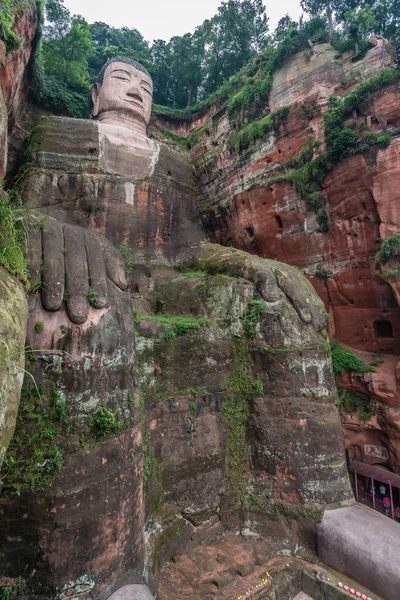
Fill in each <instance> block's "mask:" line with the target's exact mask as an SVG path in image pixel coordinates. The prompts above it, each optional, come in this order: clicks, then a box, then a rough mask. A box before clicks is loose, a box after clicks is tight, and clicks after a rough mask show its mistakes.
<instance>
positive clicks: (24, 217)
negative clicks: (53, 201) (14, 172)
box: [0, 188, 29, 286]
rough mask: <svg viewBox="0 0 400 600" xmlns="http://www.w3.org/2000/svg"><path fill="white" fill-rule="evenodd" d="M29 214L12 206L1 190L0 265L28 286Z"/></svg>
mask: <svg viewBox="0 0 400 600" xmlns="http://www.w3.org/2000/svg"><path fill="white" fill-rule="evenodd" d="M28 228H29V226H28V213H27V211H26V210H25V209H17V208H13V207H12V206H11V203H10V200H9V197H8V196H7V194H5V193H4V192H3V191H2V189H1V188H0V265H1V266H2V267H4V268H5V269H7V271H9V272H10V273H11V274H12V275H16V276H17V277H19V278H20V279H21V281H23V282H24V283H25V285H26V286H28V271H27V261H26V258H25V256H24V251H25V248H26V235H27V230H28Z"/></svg>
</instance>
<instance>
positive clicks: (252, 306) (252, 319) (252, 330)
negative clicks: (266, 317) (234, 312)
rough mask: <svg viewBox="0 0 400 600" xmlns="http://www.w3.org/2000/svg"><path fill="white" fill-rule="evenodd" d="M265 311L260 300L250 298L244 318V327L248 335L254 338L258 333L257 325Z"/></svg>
mask: <svg viewBox="0 0 400 600" xmlns="http://www.w3.org/2000/svg"><path fill="white" fill-rule="evenodd" d="M263 312H264V307H263V305H262V304H261V302H259V301H258V300H250V302H249V304H248V306H247V308H246V310H245V312H244V319H243V329H244V330H245V332H246V335H248V337H250V338H252V337H254V336H255V335H256V331H257V326H258V324H259V322H260V318H261V315H262V314H263Z"/></svg>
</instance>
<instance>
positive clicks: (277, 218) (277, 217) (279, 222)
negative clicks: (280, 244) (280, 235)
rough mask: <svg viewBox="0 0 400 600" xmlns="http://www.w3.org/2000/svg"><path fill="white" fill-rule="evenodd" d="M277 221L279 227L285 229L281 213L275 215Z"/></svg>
mask: <svg viewBox="0 0 400 600" xmlns="http://www.w3.org/2000/svg"><path fill="white" fill-rule="evenodd" d="M275 221H276V222H277V224H278V227H279V229H283V223H282V219H281V218H280V216H279V215H275Z"/></svg>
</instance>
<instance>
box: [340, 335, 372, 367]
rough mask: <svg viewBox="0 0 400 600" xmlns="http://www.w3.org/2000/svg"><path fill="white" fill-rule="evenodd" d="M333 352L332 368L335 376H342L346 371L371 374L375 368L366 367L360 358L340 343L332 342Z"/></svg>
mask: <svg viewBox="0 0 400 600" xmlns="http://www.w3.org/2000/svg"><path fill="white" fill-rule="evenodd" d="M330 347H331V351H332V366H333V372H334V373H335V375H340V373H344V371H355V372H356V373H370V372H371V371H373V370H374V369H373V367H371V366H370V365H366V364H365V362H364V361H362V360H361V359H360V358H358V357H357V356H356V355H355V354H354V352H353V351H352V350H350V349H349V348H345V347H344V346H342V345H341V344H340V343H339V342H338V341H336V340H333V341H332V342H330Z"/></svg>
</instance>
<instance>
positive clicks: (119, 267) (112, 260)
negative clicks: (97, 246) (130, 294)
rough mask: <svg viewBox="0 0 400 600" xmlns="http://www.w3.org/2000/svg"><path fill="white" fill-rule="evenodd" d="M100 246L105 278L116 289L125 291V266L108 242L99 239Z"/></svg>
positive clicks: (126, 285)
mask: <svg viewBox="0 0 400 600" xmlns="http://www.w3.org/2000/svg"><path fill="white" fill-rule="evenodd" d="M101 244H102V246H103V252H104V258H105V262H106V272H107V276H108V277H109V278H110V279H111V281H112V282H113V283H114V284H115V285H116V286H117V287H119V288H120V289H121V290H125V289H126V288H127V287H128V284H127V282H126V275H125V264H124V261H123V260H122V257H121V255H120V253H119V252H118V250H116V248H114V246H113V245H112V244H111V243H110V242H108V241H107V240H104V239H103V238H101Z"/></svg>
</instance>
